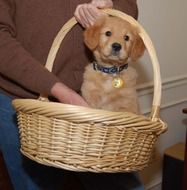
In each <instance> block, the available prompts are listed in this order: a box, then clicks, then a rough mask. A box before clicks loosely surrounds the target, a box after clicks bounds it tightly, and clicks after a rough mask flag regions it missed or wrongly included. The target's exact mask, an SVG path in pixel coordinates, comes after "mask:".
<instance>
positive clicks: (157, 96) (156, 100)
mask: <svg viewBox="0 0 187 190" xmlns="http://www.w3.org/2000/svg"><path fill="white" fill-rule="evenodd" d="M103 12H105V13H107V14H109V15H112V16H117V17H120V18H122V19H124V20H126V21H128V22H129V23H131V24H132V25H133V26H135V27H136V28H137V29H138V31H139V35H140V37H141V38H142V40H143V42H144V44H145V46H146V48H147V51H148V53H149V56H150V58H151V62H152V66H153V72H154V95H153V103H152V112H151V117H152V119H153V120H154V119H157V118H159V112H160V103H161V76H160V66H159V62H158V59H157V55H156V51H155V48H154V46H153V43H152V41H151V39H150V37H149V35H148V34H147V32H146V31H145V30H144V28H143V27H142V26H141V25H140V24H139V23H138V22H137V21H136V20H135V19H134V18H133V17H131V16H129V15H127V14H125V13H123V12H121V11H118V10H114V9H105V10H103ZM76 23H77V21H76V20H75V18H74V17H73V18H71V19H70V20H69V21H68V22H67V23H66V24H65V25H64V26H63V27H62V28H61V30H60V31H59V32H58V34H57V36H56V37H55V39H54V42H53V44H52V46H51V49H50V51H49V55H48V58H47V62H46V68H47V69H48V70H49V71H52V68H53V63H54V61H55V58H56V54H57V52H58V50H59V48H60V45H61V43H62V41H63V39H64V37H65V36H66V34H67V33H68V32H69V31H70V30H71V28H72V27H73V26H74V25H75V24H76Z"/></svg>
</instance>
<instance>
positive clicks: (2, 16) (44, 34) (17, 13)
mask: <svg viewBox="0 0 187 190" xmlns="http://www.w3.org/2000/svg"><path fill="white" fill-rule="evenodd" d="M85 2H90V0H87V1H86V0H55V1H52V0H45V1H44V0H24V1H20V0H0V93H3V94H7V95H9V96H11V97H14V98H15V97H20V98H36V97H37V96H38V94H46V95H50V89H51V87H52V86H53V85H54V84H55V83H56V82H57V81H61V82H63V83H65V84H66V85H68V86H69V87H70V88H72V89H74V90H76V91H79V89H80V86H81V82H82V73H83V71H84V67H85V65H86V64H87V63H88V62H89V61H90V57H91V56H89V52H88V51H87V50H86V49H85V47H84V44H83V39H82V28H81V26H80V25H76V26H75V27H74V29H73V30H71V32H69V33H68V35H67V36H66V38H65V39H64V40H63V43H62V45H61V47H60V50H59V51H58V54H57V57H56V59H55V63H54V67H53V73H50V72H49V71H47V69H45V67H44V65H45V62H46V59H47V55H48V52H49V49H50V47H51V44H52V42H53V39H54V37H55V36H56V34H57V32H58V31H59V30H60V28H61V27H62V25H63V24H64V23H65V22H66V21H67V20H69V19H70V18H71V17H72V16H73V13H74V10H75V8H76V6H77V5H78V4H81V3H85ZM114 7H115V8H116V9H119V10H122V11H124V12H126V13H128V14H130V15H132V16H134V17H135V18H137V6H136V0H114Z"/></svg>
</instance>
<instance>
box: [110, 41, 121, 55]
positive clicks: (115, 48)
mask: <svg viewBox="0 0 187 190" xmlns="http://www.w3.org/2000/svg"><path fill="white" fill-rule="evenodd" d="M121 48H122V47H121V44H119V43H113V44H112V54H113V55H118V54H119V52H120V50H121Z"/></svg>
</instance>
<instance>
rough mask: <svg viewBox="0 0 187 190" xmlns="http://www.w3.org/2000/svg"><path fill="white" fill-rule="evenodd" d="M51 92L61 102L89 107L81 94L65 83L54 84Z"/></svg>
mask: <svg viewBox="0 0 187 190" xmlns="http://www.w3.org/2000/svg"><path fill="white" fill-rule="evenodd" d="M51 94H52V96H54V97H55V98H57V99H58V100H59V101H60V102H61V103H64V104H72V105H78V106H85V107H88V104H87V103H86V102H85V100H84V99H83V98H82V97H81V96H80V95H79V94H77V93H76V92H75V91H73V90H72V89H70V88H68V87H67V86H66V85H64V84H63V83H60V82H57V83H56V84H54V86H53V87H52V88H51Z"/></svg>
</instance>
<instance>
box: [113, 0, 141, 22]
mask: <svg viewBox="0 0 187 190" xmlns="http://www.w3.org/2000/svg"><path fill="white" fill-rule="evenodd" d="M113 3H114V8H115V9H117V10H121V11H123V12H125V13H127V14H129V15H131V16H133V17H134V18H135V19H137V18H138V7H137V1H136V0H113Z"/></svg>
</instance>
